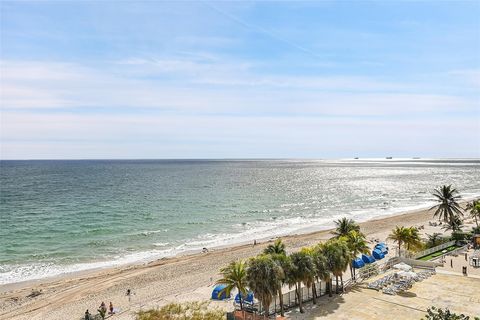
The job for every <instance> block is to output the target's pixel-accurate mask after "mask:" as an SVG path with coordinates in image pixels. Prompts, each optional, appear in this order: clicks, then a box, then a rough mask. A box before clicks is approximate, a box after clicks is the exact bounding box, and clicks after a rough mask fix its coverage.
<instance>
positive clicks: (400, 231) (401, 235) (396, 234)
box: [388, 226, 409, 256]
mask: <svg viewBox="0 0 480 320" xmlns="http://www.w3.org/2000/svg"><path fill="white" fill-rule="evenodd" d="M408 237H409V231H408V229H407V228H405V227H403V226H402V227H399V226H396V227H395V229H393V230H392V233H390V235H389V236H388V239H391V240H393V241H394V242H397V243H398V255H399V256H400V255H401V254H400V249H401V248H402V243H405V242H406V241H407V240H408Z"/></svg>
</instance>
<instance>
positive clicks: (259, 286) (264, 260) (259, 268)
mask: <svg viewBox="0 0 480 320" xmlns="http://www.w3.org/2000/svg"><path fill="white" fill-rule="evenodd" d="M283 277H284V275H283V270H282V268H280V266H279V265H278V264H277V263H276V262H275V261H273V259H272V257H271V256H269V255H260V256H257V257H255V258H251V259H250V260H249V262H248V268H247V283H248V286H249V288H250V289H251V290H252V291H253V293H254V294H255V296H256V297H257V299H258V300H260V302H261V303H262V306H263V309H264V317H265V318H266V317H268V313H269V310H270V304H271V303H272V300H273V297H274V296H275V295H276V294H277V292H278V288H279V286H281V279H282V278H283Z"/></svg>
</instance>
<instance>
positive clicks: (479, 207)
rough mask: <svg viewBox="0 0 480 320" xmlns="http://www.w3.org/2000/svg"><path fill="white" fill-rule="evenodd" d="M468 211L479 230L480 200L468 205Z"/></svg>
mask: <svg viewBox="0 0 480 320" xmlns="http://www.w3.org/2000/svg"><path fill="white" fill-rule="evenodd" d="M467 210H469V211H470V217H472V218H473V219H475V224H476V225H477V228H478V227H479V226H478V220H480V199H477V200H473V201H471V202H469V203H467Z"/></svg>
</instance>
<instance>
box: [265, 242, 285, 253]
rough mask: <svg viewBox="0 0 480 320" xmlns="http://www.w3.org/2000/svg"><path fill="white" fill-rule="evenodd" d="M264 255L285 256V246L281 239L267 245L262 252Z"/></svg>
mask: <svg viewBox="0 0 480 320" xmlns="http://www.w3.org/2000/svg"><path fill="white" fill-rule="evenodd" d="M263 253H265V254H282V255H286V254H287V251H286V250H285V244H284V243H283V242H282V240H281V239H277V240H275V242H274V243H273V244H269V245H268V246H267V247H266V248H265V249H264V250H263Z"/></svg>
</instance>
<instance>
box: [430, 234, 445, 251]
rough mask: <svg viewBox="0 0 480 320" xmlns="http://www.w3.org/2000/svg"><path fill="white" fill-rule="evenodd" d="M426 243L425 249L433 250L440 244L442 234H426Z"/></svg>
mask: <svg viewBox="0 0 480 320" xmlns="http://www.w3.org/2000/svg"><path fill="white" fill-rule="evenodd" d="M427 237H428V241H427V247H429V248H433V247H436V246H437V245H439V244H440V242H441V240H442V234H441V233H438V232H434V233H433V234H427Z"/></svg>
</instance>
